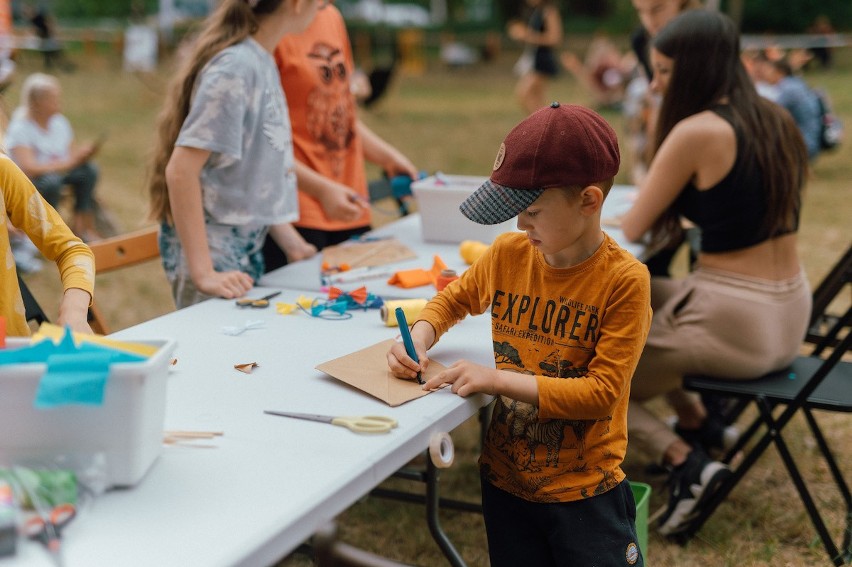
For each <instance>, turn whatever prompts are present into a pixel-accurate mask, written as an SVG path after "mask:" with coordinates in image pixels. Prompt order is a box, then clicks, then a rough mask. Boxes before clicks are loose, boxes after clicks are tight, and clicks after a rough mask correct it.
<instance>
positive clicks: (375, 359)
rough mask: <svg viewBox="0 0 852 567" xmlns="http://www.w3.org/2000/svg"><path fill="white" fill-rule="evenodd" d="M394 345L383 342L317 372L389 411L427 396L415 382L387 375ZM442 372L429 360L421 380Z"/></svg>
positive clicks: (437, 363) (390, 342)
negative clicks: (388, 407) (337, 381)
mask: <svg viewBox="0 0 852 567" xmlns="http://www.w3.org/2000/svg"><path fill="white" fill-rule="evenodd" d="M394 342H395V341H394V340H393V339H388V340H386V341H382V342H380V343H377V344H375V345H373V346H371V347H367V348H365V349H362V350H359V351H356V352H353V353H352V354H347V355H346V356H341V357H340V358H335V359H334V360H329V361H328V362H323V363H322V364H320V365H318V366H316V369H317V370H319V371H321V372H325V373H326V374H329V375H331V376H333V377H335V378H337V379H338V380H340V381H341V382H346V383H347V384H349V385H350V386H355V387H356V388H358V389H359V390H361V391H363V392H366V393H367V394H370V395H371V396H373V397H376V398H379V399H380V400H382V401H383V402H385V403H386V404H388V405H389V406H391V407H395V406H398V405H401V404H404V403H405V402H408V401H411V400H414V399H417V398H420V397H423V396H425V395H426V394H429V393H430V392H426V391H424V390H423V389H422V388H421V387H420V384H418V383H417V381H416V380H402V379H400V378H395V377H394V376H393V375H392V374H391V373H390V370H388V359H387V353H388V351H389V350H390V348H391V346H393V344H394ZM444 368H445V366H444V365H442V364H441V363H440V362H436V361H434V360H430V361H429V368H428V369H427V370H426V372H424V374H423V379H424V380H428V379H429V378H431V377H432V376H434V375H436V374H438V373H439V372H441V371H442V370H444Z"/></svg>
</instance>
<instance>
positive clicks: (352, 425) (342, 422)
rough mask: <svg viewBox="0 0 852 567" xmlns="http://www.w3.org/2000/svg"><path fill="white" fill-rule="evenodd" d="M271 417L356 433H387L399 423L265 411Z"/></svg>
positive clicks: (388, 419)
mask: <svg viewBox="0 0 852 567" xmlns="http://www.w3.org/2000/svg"><path fill="white" fill-rule="evenodd" d="M263 413H268V414H269V415H280V416H284V417H295V418H296V419H307V420H310V421H319V422H322V423H330V424H332V425H339V426H341V427H345V428H346V429H348V430H349V431H354V432H355V433H387V432H388V431H390V430H391V429H393V428H394V427H396V426H397V421H396V420H395V419H393V418H391V417H387V416H384V415H362V416H353V417H345V416H339V417H334V416H332V415H319V414H315V413H293V412H288V411H272V410H264V412H263Z"/></svg>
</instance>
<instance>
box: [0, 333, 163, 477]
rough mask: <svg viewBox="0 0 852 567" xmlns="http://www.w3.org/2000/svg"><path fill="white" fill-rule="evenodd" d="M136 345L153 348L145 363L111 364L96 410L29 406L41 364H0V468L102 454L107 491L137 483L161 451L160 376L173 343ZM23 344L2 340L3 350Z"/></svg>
mask: <svg viewBox="0 0 852 567" xmlns="http://www.w3.org/2000/svg"><path fill="white" fill-rule="evenodd" d="M138 342H140V343H143V344H150V345H153V346H157V347H159V348H158V350H157V352H156V353H154V355H152V356H151V357H150V358H148V359H147V360H145V361H142V362H135V363H120V364H114V365H113V366H112V367H111V368H110V373H109V376H108V378H107V383H106V390H105V392H104V403H103V405H100V406H85V405H68V406H61V407H56V408H50V409H36V408H35V407H33V401H34V400H35V397H36V392H37V390H38V384H39V380H40V379H41V376H42V375H43V374H44V372H45V370H46V369H47V365H46V364H14V365H4V366H0V466H11V465H14V464H16V463H18V462H20V461H22V460H23V461H28V462H31V461H39V460H44V461H46V462H53V460H55V459H56V458H57V457H59V456H68V457H72V458H74V460H75V461H78V460H79V459H81V458H82V459H86V458H90V457H98V456H100V455H102V456H103V457H105V462H104V465H105V467H106V471H105V482H106V484H107V486H133V485H134V484H136V483H137V482H139V480H140V479H141V478H142V477H143V476H144V475H145V473H146V472H147V471H148V469H149V468H150V467H151V465H152V464H153V463H154V461H155V460H156V459H157V457H158V456H159V454H160V451H161V449H162V443H163V424H164V420H165V410H166V378H167V376H168V372H169V365H170V361H171V356H172V353H173V352H174V350H175V347H176V346H177V345H176V342H175V341H173V340H161V341H138ZM27 344H29V343H28V339H15V338H9V339H7V341H6V348H20V347H23V346H26V345H27Z"/></svg>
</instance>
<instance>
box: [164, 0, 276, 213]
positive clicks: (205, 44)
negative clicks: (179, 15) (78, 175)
mask: <svg viewBox="0 0 852 567" xmlns="http://www.w3.org/2000/svg"><path fill="white" fill-rule="evenodd" d="M282 2H284V0H259V1H250V0H223V1H222V2H221V3H220V4H219V6H218V7H217V8H216V10H215V11H214V12H213V13H212V14H210V16H208V18H207V19H206V20H205V21H204V24H203V27H202V28H201V31H200V32H199V33H198V37H197V38H196V39H195V40H194V42H193V47H192V49H191V50H190V53H189V56H188V57H186V58H185V59H184V61H183V63H182V64H181V67H180V70H179V71H178V73H177V74H176V75H175V77H174V79H173V80H172V83H171V85H170V87H169V94H168V97H167V99H166V100H167V102H166V105H165V106H164V107H163V110H162V112H161V113H160V116H159V117H158V119H157V144H156V146H155V148H154V152H153V155H152V157H151V160H150V166H149V171H148V193H149V196H150V211H149V216H150V218H152V219H154V220H157V221H160V222H171V221H172V215H171V206H170V205H169V191H168V187H167V186H166V165H167V164H168V163H169V159H170V158H171V155H172V152H173V151H174V147H175V141H176V140H177V137H178V134H179V133H180V129H181V126H183V122H184V120H186V117H187V115H188V114H189V107H190V102H191V99H192V89H193V86H194V85H195V80H196V79H197V78H198V74H199V73H200V72H201V70H202V69H203V68H204V66H205V65H207V63H208V62H209V61H210V59H212V58H213V56H215V55H216V54H217V53H219V52H220V51H222V50H223V49H225V48H227V47H230V46H232V45H235V44H237V43H239V42H241V41H242V40H244V39H246V38H247V37H249V36H250V35H251V34H253V33H255V32H256V31H257V30H258V22H259V19H262V18H264V17H265V16H267V15H269V14H271V13H273V12H275V11H276V10H277V9H278V7H279V6H280V5H281V3H282ZM252 5H253V6H252Z"/></svg>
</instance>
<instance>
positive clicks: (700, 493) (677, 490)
mask: <svg viewBox="0 0 852 567" xmlns="http://www.w3.org/2000/svg"><path fill="white" fill-rule="evenodd" d="M730 476H731V470H730V469H729V468H728V466H727V465H725V464H724V463H720V462H719V461H714V460H712V459H710V457H708V456H707V455H706V454H705V453H704V451H702V450H701V449H694V450H693V451H692V452H691V453H690V454H689V456H688V457H687V458H686V461H684V463H683V464H681V465H680V466H677V467H675V468H673V469H672V471H671V473H670V474H669V480H668V485H669V490H670V492H669V503H668V506H667V507H666V508H665V509H664V510H662V511H661V512H660V513H658V514H656V515H655V517H654V518H653V520H656V521H657V522H658V523H659V527H658V528H657V529H658V531H659V532H660V533H661V534H663V535H665V536H673V535H677V534H678V533H680V532H682V531H684V530H686V529H687V528H688V527H689V524H690V522H691V521H692V520H693V518H695V516H696V515H697V514H698V512H699V510H700V509H701V506H702V504H704V503H705V502H706V501H707V499H708V498H709V497H710V496H711V495H712V494H713V493H714V492H716V490H717V489H718V488H719V485H720V484H721V483H722V482H723V481H725V479H727V478H728V477H730Z"/></svg>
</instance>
